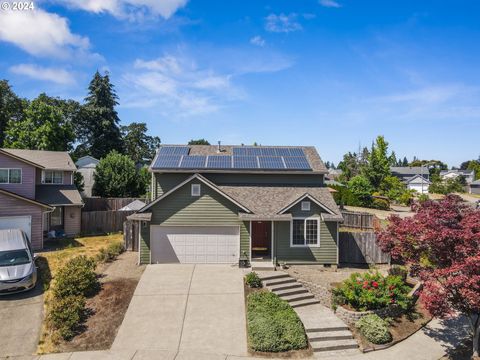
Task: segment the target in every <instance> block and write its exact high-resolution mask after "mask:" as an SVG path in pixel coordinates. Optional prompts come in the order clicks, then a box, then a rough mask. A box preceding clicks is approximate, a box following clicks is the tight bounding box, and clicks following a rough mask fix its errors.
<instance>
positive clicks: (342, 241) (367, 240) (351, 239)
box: [338, 231, 390, 264]
mask: <svg viewBox="0 0 480 360" xmlns="http://www.w3.org/2000/svg"><path fill="white" fill-rule="evenodd" d="M338 253H339V254H338V255H339V262H340V263H349V264H386V263H389V262H390V255H389V254H386V253H384V252H383V251H382V250H381V249H380V247H379V246H378V244H377V236H376V235H375V233H374V232H372V231H363V232H349V231H340V232H339V244H338Z"/></svg>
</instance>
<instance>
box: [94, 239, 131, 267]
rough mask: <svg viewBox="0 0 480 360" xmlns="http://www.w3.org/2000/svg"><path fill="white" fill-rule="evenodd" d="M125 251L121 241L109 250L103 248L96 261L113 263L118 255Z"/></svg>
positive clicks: (110, 246) (112, 245) (109, 246)
mask: <svg viewBox="0 0 480 360" xmlns="http://www.w3.org/2000/svg"><path fill="white" fill-rule="evenodd" d="M124 251H125V248H124V246H123V243H122V242H121V241H119V242H115V243H112V244H110V245H108V246H107V248H101V249H100V252H99V253H98V254H97V256H96V259H97V261H100V262H111V261H113V260H115V259H116V258H117V257H118V255H120V254H122V253H123V252H124Z"/></svg>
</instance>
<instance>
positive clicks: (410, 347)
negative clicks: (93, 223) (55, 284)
mask: <svg viewBox="0 0 480 360" xmlns="http://www.w3.org/2000/svg"><path fill="white" fill-rule="evenodd" d="M468 330H469V328H468V322H467V321H466V319H464V318H457V319H451V320H437V319H434V320H432V321H431V322H430V323H429V324H428V325H427V326H426V327H425V328H424V329H422V330H420V331H418V332H417V333H415V334H414V335H412V336H411V337H409V338H408V339H406V340H404V341H402V342H401V343H399V344H397V345H395V346H393V347H391V348H389V349H385V350H380V351H374V352H370V353H367V354H363V353H361V354H356V355H345V356H344V357H342V358H343V359H345V360H383V359H396V360H401V359H405V360H439V359H440V358H441V357H442V356H444V355H445V354H446V353H447V352H448V351H449V349H453V348H455V347H456V346H458V344H460V342H461V340H462V339H464V338H465V337H467V336H468ZM315 356H316V357H315V358H317V359H325V360H334V359H339V358H340V357H339V356H338V353H337V354H335V355H333V354H330V355H329V354H327V353H324V354H321V355H319V354H316V355H315ZM4 359H8V360H154V359H155V360H234V359H236V360H251V359H260V358H252V357H242V356H234V355H228V354H211V353H195V352H191V351H189V352H178V353H177V352H175V351H167V350H105V351H85V352H76V353H63V354H49V355H43V356H23V357H10V358H2V360H4ZM269 359H270V360H275V359H274V358H269ZM283 360H284V359H283Z"/></svg>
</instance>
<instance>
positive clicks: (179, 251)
mask: <svg viewBox="0 0 480 360" xmlns="http://www.w3.org/2000/svg"><path fill="white" fill-rule="evenodd" d="M149 169H150V171H151V172H152V184H153V187H152V202H151V203H150V204H148V205H147V206H145V207H143V208H142V209H141V210H139V211H138V212H137V213H135V214H134V215H131V216H130V217H129V219H131V220H138V221H139V222H140V226H139V229H140V244H139V249H140V250H139V262H140V263H142V264H145V263H238V262H239V260H240V259H242V258H246V259H248V260H251V261H262V262H263V263H264V264H270V265H272V264H278V263H315V264H337V263H338V227H339V223H340V222H342V221H343V217H342V215H341V212H340V210H339V208H338V207H337V205H336V203H335V201H334V200H333V197H332V195H331V194H330V192H329V189H328V188H327V187H326V186H325V184H324V176H325V174H327V169H326V168H325V165H324V164H323V162H322V160H321V158H320V156H319V155H318V153H317V151H316V149H315V148H314V147H301V146H299V147H286V146H285V147H273V146H255V147H247V146H221V147H217V146H209V145H190V146H174V145H169V146H168V145H164V146H161V147H160V149H159V150H158V152H157V155H156V156H155V159H154V160H153V162H152V164H151V166H150V168H149Z"/></svg>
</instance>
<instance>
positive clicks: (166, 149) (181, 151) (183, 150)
mask: <svg viewBox="0 0 480 360" xmlns="http://www.w3.org/2000/svg"><path fill="white" fill-rule="evenodd" d="M189 150H190V148H189V147H188V146H162V147H161V148H160V152H159V153H158V154H159V155H162V156H163V155H188V152H189Z"/></svg>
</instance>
